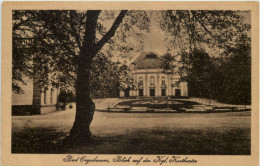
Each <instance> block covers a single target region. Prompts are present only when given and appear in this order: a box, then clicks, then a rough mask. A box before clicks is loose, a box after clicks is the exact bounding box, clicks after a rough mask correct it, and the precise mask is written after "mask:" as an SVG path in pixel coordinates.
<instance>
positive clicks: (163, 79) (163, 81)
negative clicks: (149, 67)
mask: <svg viewBox="0 0 260 166" xmlns="http://www.w3.org/2000/svg"><path fill="white" fill-rule="evenodd" d="M162 85H163V86H164V85H165V77H162Z"/></svg>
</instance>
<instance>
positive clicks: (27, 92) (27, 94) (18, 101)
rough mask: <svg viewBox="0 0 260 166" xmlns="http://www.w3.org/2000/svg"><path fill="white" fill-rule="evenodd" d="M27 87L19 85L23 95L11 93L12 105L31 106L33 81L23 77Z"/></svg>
mask: <svg viewBox="0 0 260 166" xmlns="http://www.w3.org/2000/svg"><path fill="white" fill-rule="evenodd" d="M24 81H25V82H26V84H27V85H23V84H20V87H21V88H22V90H23V91H24V94H22V95H19V94H15V93H14V92H13V93H12V105H32V104H33V81H32V80H30V79H29V78H28V77H24Z"/></svg>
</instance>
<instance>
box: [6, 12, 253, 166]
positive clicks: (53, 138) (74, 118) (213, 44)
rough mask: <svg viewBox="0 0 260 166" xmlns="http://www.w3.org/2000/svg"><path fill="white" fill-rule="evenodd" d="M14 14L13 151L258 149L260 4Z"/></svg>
mask: <svg viewBox="0 0 260 166" xmlns="http://www.w3.org/2000/svg"><path fill="white" fill-rule="evenodd" d="M10 14H11V16H10V18H11V20H10V21H11V23H10V25H11V29H10V30H11V31H10V32H11V38H10V42H11V43H10V48H11V53H9V55H10V57H9V58H11V63H10V64H11V65H12V66H10V67H11V76H10V77H11V78H10V79H11V82H9V84H10V86H11V90H12V91H11V92H10V94H11V98H10V103H11V107H10V108H11V110H10V112H9V114H10V118H11V119H10V120H11V122H10V125H11V126H10V129H11V131H10V140H11V145H10V151H11V154H12V155H15V154H24V155H26V154H28V155H29V154H63V155H62V156H63V157H62V160H61V161H62V162H70V164H73V163H71V162H72V161H73V162H74V160H75V161H77V160H78V159H79V158H77V156H76V157H75V158H74V155H75V154H95V155H113V158H114V159H113V160H111V161H108V160H107V161H105V160H104V161H103V160H101V158H98V157H96V158H95V159H93V161H92V162H98V161H99V160H98V159H100V161H99V162H108V163H109V162H126V163H127V162H129V161H130V160H131V159H133V157H131V156H129V155H158V154H160V155H163V157H160V156H159V157H157V159H158V160H156V159H155V160H152V161H153V162H155V161H157V165H162V164H164V163H165V164H167V163H168V164H169V163H171V161H172V163H173V162H175V163H176V162H177V163H178V162H180V163H197V160H196V159H195V158H192V157H186V158H185V157H176V156H173V157H172V158H169V159H168V158H167V157H165V156H167V155H196V156H197V155H225V156H235V155H243V156H250V155H251V154H252V134H253V133H252V132H254V131H252V116H255V115H254V112H253V109H252V104H253V103H252V94H253V93H254V92H253V91H252V88H253V86H252V79H253V78H252V77H255V76H253V75H252V68H253V67H252V63H253V61H252V56H253V55H252V36H253V34H252V19H253V18H252V11H251V10H248V9H247V10H235V9H234V10H232V9H229V10H207V9H206V10H193V9H189V8H187V9H178V10H177V9H170V8H169V9H163V10H162V9H160V8H158V9H157V10H154V9H151V10H150V9H147V10H140V9H138V8H137V9H132V8H131V9H129V10H126V9H120V8H119V9H117V10H114V9H102V8H101V9H91V10H89V9H88V8H86V9H82V8H80V9H78V10H77V9H73V10H70V9H68V8H64V9H55V10H54V9H13V10H11V12H10ZM257 47H258V46H257ZM254 56H258V55H257V54H256V55H254ZM257 63H258V62H257ZM2 72H4V71H3V70H2ZM257 77H258V76H257ZM2 79H3V78H2ZM257 88H258V87H257ZM257 94H258V93H257ZM257 97H258V96H257ZM255 104H257V105H258V103H255ZM257 109H258V108H257ZM2 111H3V110H2ZM254 111H258V110H254ZM257 115H258V114H257ZM2 134H3V133H2ZM257 138H258V136H257ZM2 143H3V142H2ZM257 148H258V147H257ZM67 154H70V155H67ZM124 155H128V156H129V157H124ZM144 159H145V158H144ZM144 159H143V157H142V158H141V159H140V161H139V162H149V160H148V158H147V159H146V160H147V161H145V160H144ZM80 160H81V159H80ZM141 160H144V161H141ZM84 161H85V162H86V160H84ZM88 162H91V161H87V162H86V163H85V164H88ZM133 162H135V160H134V161H133ZM136 162H137V164H139V162H138V161H136ZM56 164H57V163H56ZM89 164H91V163H89ZM103 164H104V163H103ZM128 164H130V163H128ZM137 164H136V165H137ZM57 165H59V164H57Z"/></svg>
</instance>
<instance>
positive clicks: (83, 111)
mask: <svg viewBox="0 0 260 166" xmlns="http://www.w3.org/2000/svg"><path fill="white" fill-rule="evenodd" d="M84 59H85V58H84ZM90 61H91V60H86V61H84V60H83V61H81V62H79V63H78V72H77V82H76V116H75V121H74V124H73V127H72V129H71V130H70V136H69V138H70V139H71V141H73V142H74V143H80V144H81V143H83V144H84V143H88V142H89V141H90V138H91V132H90V123H91V121H92V119H93V115H94V111H95V104H94V102H93V101H92V99H91V98H90V68H91V67H90V64H91V63H90ZM84 62H87V63H84Z"/></svg>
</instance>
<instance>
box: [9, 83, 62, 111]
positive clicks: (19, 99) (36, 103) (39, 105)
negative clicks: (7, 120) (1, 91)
mask: <svg viewBox="0 0 260 166" xmlns="http://www.w3.org/2000/svg"><path fill="white" fill-rule="evenodd" d="M24 80H25V82H26V83H27V85H21V88H22V89H23V91H24V93H23V94H16V93H13V94H12V115H28V114H46V113H49V112H53V111H56V110H57V102H58V95H59V89H56V88H52V87H47V88H43V89H42V88H40V87H39V86H37V84H36V83H35V80H31V79H29V78H25V79H24Z"/></svg>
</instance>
